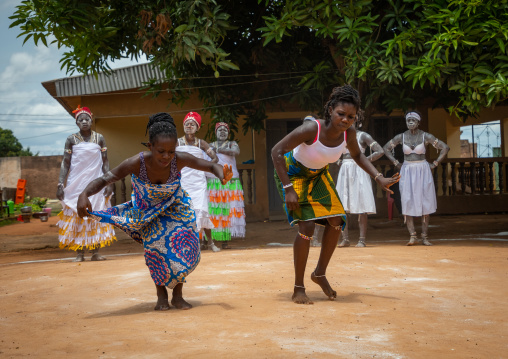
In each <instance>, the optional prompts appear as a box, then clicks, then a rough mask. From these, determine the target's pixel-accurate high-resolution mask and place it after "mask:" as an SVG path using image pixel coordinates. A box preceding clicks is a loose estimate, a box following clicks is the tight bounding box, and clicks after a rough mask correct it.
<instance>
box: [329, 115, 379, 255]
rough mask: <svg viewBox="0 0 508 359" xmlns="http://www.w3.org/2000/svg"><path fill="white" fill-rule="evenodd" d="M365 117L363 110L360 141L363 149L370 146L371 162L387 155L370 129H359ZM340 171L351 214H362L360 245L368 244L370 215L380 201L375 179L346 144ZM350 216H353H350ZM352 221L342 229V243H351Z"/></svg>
mask: <svg viewBox="0 0 508 359" xmlns="http://www.w3.org/2000/svg"><path fill="white" fill-rule="evenodd" d="M362 121H363V111H359V112H358V118H357V119H356V121H355V124H354V126H355V130H356V141H357V142H358V147H359V148H360V151H362V153H365V150H366V149H367V147H369V148H370V155H369V156H368V157H367V159H368V160H369V161H370V162H374V161H375V160H377V159H379V158H381V157H382V156H383V155H384V151H383V147H381V145H380V144H378V143H377V142H376V141H374V139H373V138H372V136H371V135H369V134H368V133H367V132H363V131H359V128H361V125H362ZM340 162H341V165H340V171H339V175H338V177H337V186H336V189H337V193H338V194H339V198H340V200H341V202H342V205H343V206H344V210H345V211H346V213H347V214H358V222H359V225H360V238H359V239H358V243H357V244H356V247H365V246H366V244H365V236H366V234H367V215H368V214H375V213H376V202H375V200H374V193H373V192H372V181H371V179H370V177H369V175H368V173H367V172H365V171H364V170H362V169H361V168H360V167H359V166H358V165H357V164H356V163H355V161H354V160H353V159H352V158H351V156H350V154H349V150H348V149H347V148H346V150H345V151H344V154H343V155H342V159H341V161H340ZM348 217H349V216H348ZM349 246H350V243H349V230H348V221H346V225H345V227H344V230H343V231H342V241H341V242H340V244H339V247H349Z"/></svg>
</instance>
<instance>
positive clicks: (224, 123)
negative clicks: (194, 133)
mask: <svg viewBox="0 0 508 359" xmlns="http://www.w3.org/2000/svg"><path fill="white" fill-rule="evenodd" d="M221 126H226V128H227V129H228V132H229V126H228V124H227V123H226V122H217V123H216V124H215V132H217V129H218V128H219V127H221Z"/></svg>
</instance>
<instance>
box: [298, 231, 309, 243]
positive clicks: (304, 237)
mask: <svg viewBox="0 0 508 359" xmlns="http://www.w3.org/2000/svg"><path fill="white" fill-rule="evenodd" d="M298 235H299V236H300V237H302V238H303V239H306V240H308V241H312V236H310V237H309V236H306V235H305V234H302V233H300V232H298Z"/></svg>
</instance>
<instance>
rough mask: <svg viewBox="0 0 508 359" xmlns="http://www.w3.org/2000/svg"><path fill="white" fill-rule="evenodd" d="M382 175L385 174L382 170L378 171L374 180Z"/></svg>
mask: <svg viewBox="0 0 508 359" xmlns="http://www.w3.org/2000/svg"><path fill="white" fill-rule="evenodd" d="M382 175H383V174H382V173H381V172H378V173H377V174H376V177H374V181H375V180H377V178H378V177H379V176H382Z"/></svg>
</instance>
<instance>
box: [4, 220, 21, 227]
mask: <svg viewBox="0 0 508 359" xmlns="http://www.w3.org/2000/svg"><path fill="white" fill-rule="evenodd" d="M17 222H18V221H17V220H16V219H2V220H0V227H3V226H8V225H10V224H14V223H17Z"/></svg>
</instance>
